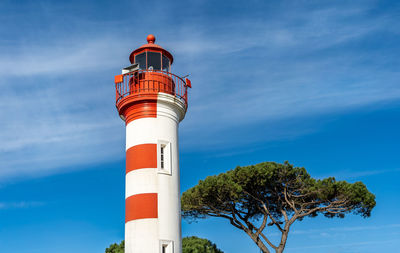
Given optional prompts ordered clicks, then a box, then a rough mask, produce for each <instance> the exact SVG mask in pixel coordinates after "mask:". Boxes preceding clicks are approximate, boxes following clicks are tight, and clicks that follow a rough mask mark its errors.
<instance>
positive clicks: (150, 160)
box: [126, 144, 157, 173]
mask: <svg viewBox="0 0 400 253" xmlns="http://www.w3.org/2000/svg"><path fill="white" fill-rule="evenodd" d="M145 168H157V144H141V145H136V146H133V147H131V148H129V149H128V150H127V151H126V173H128V172H130V171H132V170H138V169H145Z"/></svg>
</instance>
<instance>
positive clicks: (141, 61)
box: [115, 35, 191, 253]
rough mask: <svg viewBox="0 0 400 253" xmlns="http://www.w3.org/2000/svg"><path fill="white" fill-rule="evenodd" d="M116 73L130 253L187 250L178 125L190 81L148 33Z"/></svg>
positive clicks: (183, 110)
mask: <svg viewBox="0 0 400 253" xmlns="http://www.w3.org/2000/svg"><path fill="white" fill-rule="evenodd" d="M147 42H148V44H145V45H143V46H141V47H139V48H138V49H136V50H134V51H133V52H132V53H131V54H130V57H129V60H130V62H131V64H132V65H131V66H129V67H126V68H124V69H123V70H122V74H121V75H117V76H115V85H116V107H117V109H118V112H119V115H120V117H121V118H122V119H123V120H124V121H125V124H126V193H125V194H126V197H125V198H126V199H125V252H126V253H181V252H182V247H181V215H180V190H179V156H178V126H179V122H180V121H181V120H183V118H184V117H185V113H186V109H187V88H188V87H191V85H190V81H189V80H188V79H187V78H185V79H183V78H181V77H178V76H176V75H174V74H172V73H171V70H170V69H171V64H172V62H173V57H172V55H171V54H170V53H169V52H168V51H167V50H165V49H163V48H162V47H160V46H159V45H156V44H154V42H155V37H154V36H153V35H149V36H147Z"/></svg>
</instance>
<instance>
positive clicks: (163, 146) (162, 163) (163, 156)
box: [160, 144, 165, 170]
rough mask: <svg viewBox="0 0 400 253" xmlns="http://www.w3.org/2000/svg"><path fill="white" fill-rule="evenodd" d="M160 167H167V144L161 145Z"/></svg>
mask: <svg viewBox="0 0 400 253" xmlns="http://www.w3.org/2000/svg"><path fill="white" fill-rule="evenodd" d="M160 168H161V169H162V170H163V169H165V145H163V144H161V145H160Z"/></svg>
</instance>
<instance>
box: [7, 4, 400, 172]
mask: <svg viewBox="0 0 400 253" xmlns="http://www.w3.org/2000/svg"><path fill="white" fill-rule="evenodd" d="M199 4H200V3H199ZM373 6H374V2H373V1H369V2H367V3H365V4H363V5H359V4H354V5H349V6H347V8H338V7H335V6H331V5H327V6H323V5H321V6H317V7H314V8H308V7H307V8H306V7H299V6H296V5H295V6H292V7H290V8H283V9H279V8H278V9H277V13H275V14H272V13H271V14H270V15H261V14H262V13H258V12H257V10H253V12H254V13H253V14H254V15H250V16H247V17H246V18H241V19H238V18H237V17H234V16H233V17H228V18H227V20H224V22H218V21H221V20H220V18H221V17H220V16H218V17H212V18H211V19H210V20H209V21H207V22H199V20H197V19H196V17H191V18H188V19H187V20H186V22H179V19H177V18H176V17H174V16H173V15H170V14H168V12H165V11H163V8H162V7H160V6H158V9H157V10H156V11H158V12H159V13H165V15H170V16H168V17H163V16H162V15H154V17H152V19H154V20H152V22H155V21H157V22H161V21H163V20H164V21H165V20H168V21H169V24H167V27H169V26H168V25H170V26H171V27H174V29H171V30H167V29H157V28H156V29H155V30H154V33H155V34H156V35H157V37H158V38H159V40H158V41H157V42H159V43H160V44H161V45H162V46H164V47H165V48H167V49H173V50H172V52H173V53H174V55H175V63H174V67H173V72H175V73H177V74H181V73H182V74H186V73H190V78H191V79H192V82H193V89H192V90H190V94H189V96H190V101H189V104H190V105H189V106H190V107H189V113H188V115H187V117H186V119H185V121H184V122H183V127H182V128H181V131H182V135H183V137H184V138H182V140H183V146H184V147H185V149H186V150H191V149H197V148H201V147H202V143H204V148H210V147H214V148H215V147H223V146H225V145H227V143H228V142H229V141H232V140H233V138H231V137H230V136H229V133H230V132H232V133H233V132H234V133H235V134H236V136H238V137H237V138H234V141H235V145H240V143H243V142H257V141H258V142H260V141H268V140H270V139H268V138H295V137H296V136H301V135H304V134H309V133H312V132H313V131H318V125H315V126H313V127H307V128H303V129H302V128H293V127H292V128H291V127H290V125H289V124H287V125H288V127H286V128H282V125H284V122H285V121H289V120H292V119H293V118H297V119H301V118H302V117H308V116H310V115H319V114H321V115H323V114H329V113H332V112H346V111H348V110H352V109H354V108H360V107H362V106H366V105H370V104H373V103H381V102H388V101H396V100H399V99H400V89H399V86H398V81H399V80H400V76H399V73H398V72H397V71H396V70H395V69H394V68H393V66H394V65H395V64H396V63H399V59H398V58H397V57H395V56H394V55H393V54H392V53H391V52H392V51H393V50H399V48H398V46H396V45H394V44H393V45H391V46H390V47H389V46H388V48H383V49H381V50H376V48H375V47H374V46H373V45H375V43H377V42H378V39H377V38H376V37H377V35H381V36H393V35H394V34H396V33H398V32H397V31H396V30H395V29H393V27H396V26H397V25H398V20H397V19H395V18H394V17H393V16H390V15H388V14H375V15H372V14H371V12H370V10H371V9H372V8H373ZM165 7H166V8H167V7H168V8H170V6H165ZM299 8H303V9H301V11H300V10H299ZM42 11H43V13H45V17H46V18H47V19H49V20H52V19H56V18H57V13H58V12H60V10H59V9H57V10H52V9H49V8H48V7H47V8H43V10H42ZM279 15H283V16H284V17H285V18H279V17H278V16H279ZM4 18H5V19H6V18H7V17H3V19H4ZM65 18H66V20H68V24H70V25H71V24H72V25H71V26H72V27H73V28H74V29H75V30H73V32H71V34H70V36H67V35H66V34H63V33H62V32H60V30H61V29H59V27H57V26H61V27H63V28H65V30H66V31H70V30H72V29H71V27H68V26H67V25H65V24H63V23H62V22H60V21H57V23H56V25H55V26H50V27H48V28H46V29H47V30H46V29H43V30H40V31H38V33H40V34H41V35H43V36H44V37H41V38H40V39H38V40H37V41H28V42H27V41H24V40H19V41H16V43H10V42H4V43H0V52H1V56H0V75H2V77H3V79H2V80H1V82H0V86H1V87H2V93H1V94H0V109H1V110H0V119H2V122H3V123H2V125H1V126H0V130H1V131H0V141H1V143H2V146H1V147H0V161H1V162H0V179H1V178H6V177H20V176H21V175H38V174H39V175H46V174H51V173H58V172H59V171H63V170H65V168H67V167H68V168H71V167H79V165H83V164H93V163H97V162H104V161H111V160H116V159H123V152H121V150H122V148H123V141H124V136H123V135H124V132H123V124H122V122H121V121H120V120H119V118H118V115H117V113H116V110H115V108H114V105H113V103H114V102H113V100H114V95H113V94H114V91H113V83H112V78H113V75H115V74H117V73H118V72H119V69H120V68H121V67H123V66H124V65H126V64H128V62H127V56H128V54H129V52H130V50H132V49H133V48H135V47H137V46H139V44H142V43H145V41H144V38H143V40H140V41H138V40H137V39H136V37H134V36H138V35H137V34H146V33H148V30H149V27H141V26H140V25H137V26H135V24H136V23H135V24H132V26H133V27H135V29H136V30H135V31H136V33H137V34H135V35H129V33H128V32H129V31H130V30H129V29H128V27H126V26H122V24H124V23H126V22H127V21H130V22H137V21H132V20H131V19H126V18H124V17H122V18H121V20H119V21H115V20H110V21H108V22H107V21H103V20H102V21H101V25H102V27H104V28H102V27H100V29H98V31H97V30H96V31H93V30H91V29H92V28H96V29H97V28H98V27H99V26H98V25H96V24H97V23H96V22H95V19H94V20H89V21H88V20H85V19H84V18H82V17H78V16H76V15H75V16H67V17H65ZM141 18H143V20H144V21H146V22H149V21H150V18H147V17H144V16H143V17H142V16H141ZM74 20H75V21H74ZM143 20H142V21H143ZM99 22H100V21H99ZM146 22H145V23H146ZM137 24H139V23H137ZM56 27H57V29H55V28H56ZM80 27H81V29H80ZM82 27H83V28H82ZM88 30H89V31H90V33H89V35H85V33H86V32H87V31H88ZM47 32H50V33H51V34H49V35H46V33H47ZM152 32H153V30H152ZM123 35H124V36H123ZM30 38H33V35H32V36H31V37H30ZM133 38H135V39H133ZM132 41H136V42H135V43H138V44H135V45H133V44H131V42H132ZM17 42H18V43H17ZM371 45H372V46H371ZM176 71H178V72H176ZM265 122H268V129H267V130H268V133H269V134H268V136H269V137H268V136H266V135H263V136H262V137H260V133H261V132H263V131H266V130H265V128H264V127H261V128H263V129H261V128H260V127H258V128H260V129H259V130H256V131H253V132H249V131H244V130H243V129H246V128H247V127H248V126H255V125H261V126H262V125H263V124H265ZM209 126H213V127H209ZM254 128H256V127H254ZM118 129H119V130H118ZM205 129H206V131H205ZM185 136H191V138H185Z"/></svg>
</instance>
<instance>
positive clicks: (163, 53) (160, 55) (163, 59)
mask: <svg viewBox="0 0 400 253" xmlns="http://www.w3.org/2000/svg"><path fill="white" fill-rule="evenodd" d="M155 41H156V38H155V37H154V35H152V34H150V35H149V36H147V44H145V45H143V46H141V47H139V48H138V49H136V50H134V51H133V52H132V53H131V55H130V56H129V60H130V61H131V63H132V64H138V67H139V69H142V70H145V69H147V70H161V71H165V72H170V71H171V64H172V62H173V60H174V59H173V57H172V55H171V54H170V53H169V52H168V51H167V50H165V49H164V48H162V47H160V46H159V45H157V44H154V42H155Z"/></svg>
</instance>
